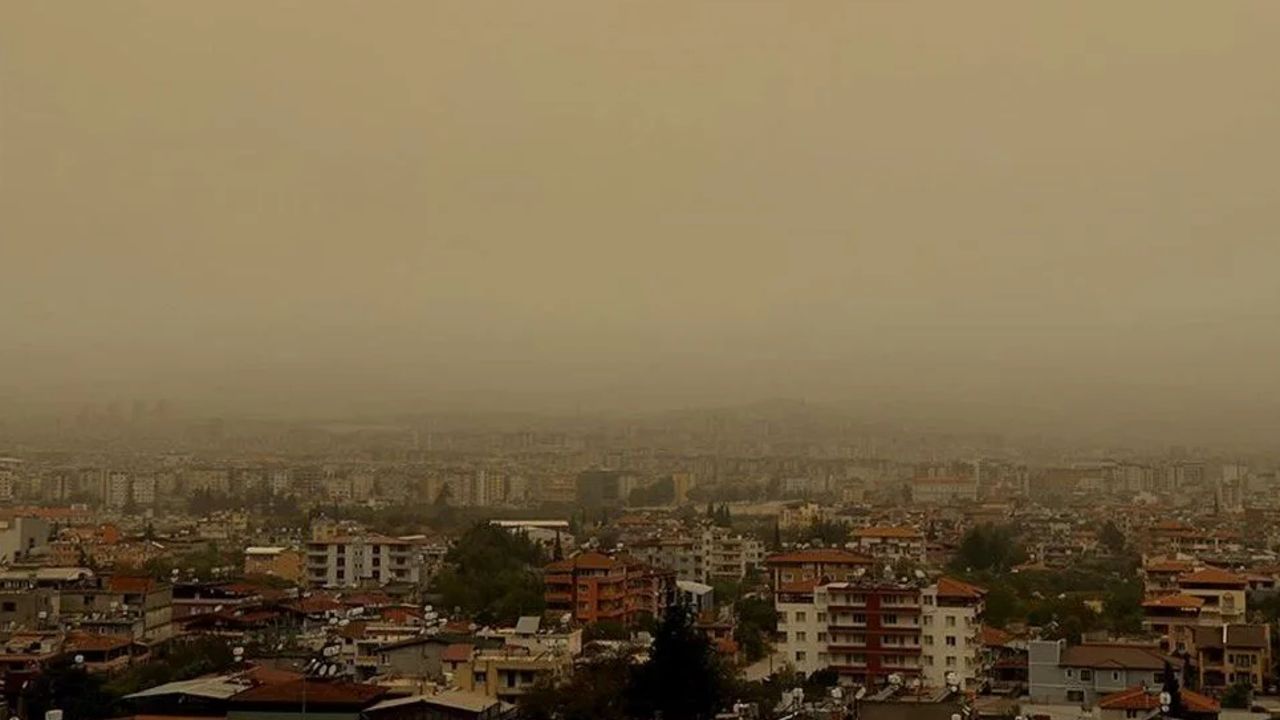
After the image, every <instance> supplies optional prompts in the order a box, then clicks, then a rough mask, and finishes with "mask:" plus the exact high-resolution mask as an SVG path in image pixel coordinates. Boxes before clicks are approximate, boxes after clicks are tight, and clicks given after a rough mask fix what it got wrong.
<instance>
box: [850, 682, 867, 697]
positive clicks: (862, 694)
mask: <svg viewBox="0 0 1280 720" xmlns="http://www.w3.org/2000/svg"><path fill="white" fill-rule="evenodd" d="M866 696H867V688H866V686H865V685H861V686H859V687H858V691H857V692H855V693H854V694H853V699H854V700H861V699H862V698H864V697H866Z"/></svg>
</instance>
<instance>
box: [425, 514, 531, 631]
mask: <svg viewBox="0 0 1280 720" xmlns="http://www.w3.org/2000/svg"><path fill="white" fill-rule="evenodd" d="M445 560H446V561H447V562H448V563H449V567H447V568H446V569H445V570H442V571H441V572H440V573H439V574H438V575H437V576H436V578H435V583H434V589H435V591H436V592H438V593H440V594H441V595H442V596H443V597H442V600H443V604H444V606H445V607H446V608H454V607H457V608H461V609H462V610H463V612H465V613H467V614H469V615H471V616H473V617H474V618H475V619H476V621H477V622H481V623H492V622H513V621H514V620H515V619H516V618H518V617H519V616H521V615H537V614H539V613H541V612H542V610H543V608H544V607H545V602H544V600H543V597H542V578H541V575H540V574H539V572H538V568H540V567H541V565H542V564H543V562H544V560H545V559H544V558H543V556H542V549H541V548H540V547H539V546H538V545H537V544H536V543H534V542H532V541H531V540H529V538H528V537H526V536H524V535H521V534H518V533H511V532H508V531H506V530H504V529H502V528H499V527H496V526H494V525H491V524H490V523H487V522H480V523H477V524H475V525H473V526H472V527H471V529H470V530H468V531H467V532H466V533H465V534H463V536H462V537H461V538H459V540H458V542H457V543H455V544H454V546H453V547H452V548H451V549H450V550H449V553H448V554H447V555H446V556H445Z"/></svg>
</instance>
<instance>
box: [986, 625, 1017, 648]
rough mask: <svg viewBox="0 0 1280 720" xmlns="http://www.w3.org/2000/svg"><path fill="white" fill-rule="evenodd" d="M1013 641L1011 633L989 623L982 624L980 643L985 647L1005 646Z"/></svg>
mask: <svg viewBox="0 0 1280 720" xmlns="http://www.w3.org/2000/svg"><path fill="white" fill-rule="evenodd" d="M1011 642H1013V635H1012V634H1010V633H1007V632H1005V631H1004V630H1001V629H1000V628H993V627H991V626H989V625H983V626H982V644H983V645H985V646H987V647H1005V646H1007V645H1008V644H1009V643H1011Z"/></svg>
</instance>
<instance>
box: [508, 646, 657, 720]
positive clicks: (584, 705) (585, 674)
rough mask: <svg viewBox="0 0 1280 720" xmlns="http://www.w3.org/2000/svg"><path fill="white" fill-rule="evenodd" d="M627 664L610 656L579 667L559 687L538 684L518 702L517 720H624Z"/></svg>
mask: <svg viewBox="0 0 1280 720" xmlns="http://www.w3.org/2000/svg"><path fill="white" fill-rule="evenodd" d="M632 676H633V673H632V668H631V663H630V662H629V661H628V659H627V658H626V657H625V656H622V655H610V656H607V657H604V658H602V659H597V660H595V661H594V662H591V663H588V664H586V665H583V666H582V667H579V668H578V669H577V670H575V671H574V673H573V674H572V675H571V676H570V677H569V679H568V681H567V682H565V683H564V684H563V685H557V684H556V683H555V680H554V679H544V680H540V681H538V683H537V684H535V685H534V686H533V687H532V688H531V689H529V690H528V691H527V692H525V693H524V694H522V695H520V697H519V700H518V706H519V711H518V712H519V718H520V720H628V718H630V717H631V716H629V715H628V714H627V702H628V698H629V694H630V688H631V682H632Z"/></svg>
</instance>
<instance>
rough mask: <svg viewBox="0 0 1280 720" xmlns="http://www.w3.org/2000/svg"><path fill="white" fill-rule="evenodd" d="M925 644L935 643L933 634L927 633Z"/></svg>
mask: <svg viewBox="0 0 1280 720" xmlns="http://www.w3.org/2000/svg"><path fill="white" fill-rule="evenodd" d="M924 644H925V645H932V644H933V636H932V635H925V636H924Z"/></svg>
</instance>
